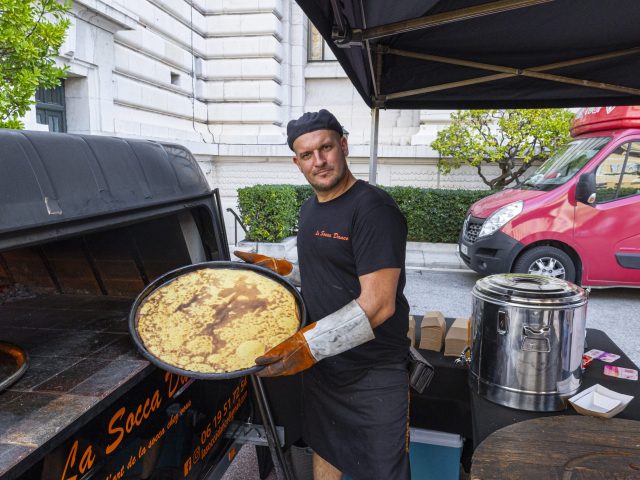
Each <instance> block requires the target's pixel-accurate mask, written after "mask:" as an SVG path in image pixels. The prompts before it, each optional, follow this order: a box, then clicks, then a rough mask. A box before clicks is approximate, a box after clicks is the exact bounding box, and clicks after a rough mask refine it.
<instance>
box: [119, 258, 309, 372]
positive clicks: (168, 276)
mask: <svg viewBox="0 0 640 480" xmlns="http://www.w3.org/2000/svg"><path fill="white" fill-rule="evenodd" d="M205 268H224V269H236V270H252V271H254V272H256V273H259V274H260V275H263V276H265V277H267V278H270V279H272V280H274V281H276V282H278V283H279V284H280V285H282V286H284V287H285V288H286V289H287V290H289V291H290V292H291V293H292V294H293V296H294V298H295V301H296V304H297V306H298V311H299V313H300V327H299V328H302V327H303V326H304V325H305V323H306V321H307V314H306V310H305V307H304V302H303V301H302V295H300V292H299V291H298V289H297V288H296V287H294V286H293V285H292V284H291V283H289V282H288V281H287V280H285V279H284V278H282V277H281V276H280V275H278V274H277V273H275V272H273V271H271V270H269V269H267V268H264V267H259V266H256V265H252V264H249V263H240V262H226V261H219V262H203V263H196V264H193V265H187V266H185V267H180V268H178V269H176V270H172V271H170V272H167V273H165V274H164V275H162V276H161V277H158V278H157V279H155V280H154V281H153V282H151V283H150V284H149V285H147V287H146V288H145V289H144V290H143V291H142V292H141V293H140V295H138V298H136V300H135V302H133V305H132V306H131V311H130V312H129V332H130V333H131V337H132V338H133V341H134V343H135V344H136V346H137V347H138V350H139V351H140V353H141V354H142V355H143V356H144V357H145V358H146V359H147V360H149V361H150V362H151V363H153V364H154V365H156V366H157V367H160V368H162V369H163V370H168V371H169V372H173V373H176V374H178V375H185V376H187V377H191V378H200V379H204V380H226V379H230V378H237V377H242V376H244V375H250V374H252V373H257V372H259V371H260V370H262V369H263V368H264V367H262V366H257V365H256V366H254V367H251V368H245V369H242V370H235V371H233V372H224V373H202V372H193V371H191V370H185V369H183V368H180V367H176V366H174V365H170V364H168V363H166V362H164V361H162V360H160V359H159V358H158V357H156V356H155V355H153V354H152V353H151V352H149V351H148V350H147V348H146V347H145V345H144V343H143V342H142V339H141V338H140V334H139V333H138V315H137V313H138V309H139V308H140V306H141V305H142V303H143V302H144V300H145V299H146V298H147V297H148V296H149V295H150V294H151V292H153V291H154V290H156V289H157V288H160V287H162V286H164V285H167V284H168V283H170V282H172V281H173V280H175V279H176V278H178V277H179V276H181V275H184V274H186V273H189V272H193V271H195V270H201V269H205Z"/></svg>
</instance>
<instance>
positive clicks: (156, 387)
mask: <svg viewBox="0 0 640 480" xmlns="http://www.w3.org/2000/svg"><path fill="white" fill-rule="evenodd" d="M247 396H248V388H247V378H246V377H242V378H240V379H235V380H225V381H216V382H205V381H195V382H191V383H190V379H189V378H187V377H184V376H181V375H175V374H173V373H169V372H165V371H162V370H157V371H155V372H153V374H151V375H150V376H149V377H147V378H146V379H145V380H144V381H143V382H141V383H140V384H139V385H137V386H136V387H134V389H133V390H132V391H131V392H129V393H125V394H124V395H122V396H121V397H120V398H119V399H118V402H117V403H115V404H114V405H112V406H111V407H109V408H108V409H107V410H106V411H104V412H103V413H102V414H100V415H99V416H98V417H96V418H95V419H94V420H92V421H90V422H89V423H88V424H87V425H85V426H84V427H82V428H81V429H80V430H79V431H78V432H77V433H75V434H74V435H73V436H72V437H71V438H69V439H68V440H67V441H65V442H64V443H63V444H62V445H61V446H60V447H58V448H57V449H54V450H52V451H51V452H50V453H49V454H47V455H46V456H45V458H44V459H43V460H42V461H41V462H39V463H38V464H37V465H35V466H34V467H32V468H31V469H30V470H29V472H27V475H26V477H28V478H30V477H32V476H33V477H36V476H39V473H41V472H45V471H46V473H47V478H59V479H60V480H80V479H82V478H88V476H92V477H94V475H97V476H95V477H94V478H104V479H106V480H120V479H125V478H131V477H136V478H140V477H141V476H142V477H147V476H149V475H151V473H152V472H153V473H156V472H162V475H163V478H169V479H173V478H175V479H178V478H180V479H183V478H190V479H191V478H198V477H199V476H200V475H201V474H202V473H203V472H204V471H207V469H208V466H210V465H211V464H213V463H214V462H216V461H217V460H219V459H220V457H223V456H224V455H225V454H226V450H227V448H226V447H228V445H230V444H231V443H230V442H231V441H230V440H227V439H224V438H223V434H224V432H225V430H226V429H227V427H228V426H229V424H230V423H231V421H232V420H234V418H236V417H239V418H240V417H242V416H246V412H247V411H248V408H249V407H248V404H249V402H246V400H247ZM238 412H241V415H238ZM228 460H231V459H228ZM56 470H57V473H56Z"/></svg>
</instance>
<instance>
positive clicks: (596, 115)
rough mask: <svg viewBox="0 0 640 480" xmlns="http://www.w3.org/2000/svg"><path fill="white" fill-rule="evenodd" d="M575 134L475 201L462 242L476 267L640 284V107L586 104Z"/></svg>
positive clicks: (489, 271) (607, 283) (469, 262)
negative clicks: (522, 174)
mask: <svg viewBox="0 0 640 480" xmlns="http://www.w3.org/2000/svg"><path fill="white" fill-rule="evenodd" d="M571 135H572V136H573V140H572V141H570V142H569V143H568V144H567V145H565V146H564V147H562V148H561V149H559V150H558V151H557V152H555V153H554V154H553V155H552V156H551V157H550V158H549V159H548V160H547V161H546V162H545V163H543V164H542V165H541V166H540V167H539V168H538V169H537V170H536V171H535V173H534V174H533V175H532V176H531V177H529V178H528V179H527V180H525V181H524V182H523V183H522V184H520V185H518V186H517V187H514V188H509V189H506V190H503V191H501V192H498V193H496V194H494V195H491V196H489V197H485V198H483V199H481V200H479V201H477V202H476V203H474V204H473V205H472V206H471V208H470V209H469V212H468V215H467V217H466V219H465V221H464V227H463V229H462V231H461V233H460V237H459V242H458V243H459V252H460V256H461V258H462V259H463V260H464V262H465V263H466V264H467V265H468V266H469V267H470V268H471V269H473V270H475V271H476V272H478V273H482V274H493V273H504V272H517V273H533V274H539V275H549V276H554V277H558V278H563V279H566V280H569V281H571V282H577V283H580V284H581V285H584V286H593V287H608V286H640V195H639V194H640V107H637V106H627V107H598V108H586V109H582V110H580V111H579V112H578V113H577V115H576V117H575V120H574V121H573V124H572V126H571Z"/></svg>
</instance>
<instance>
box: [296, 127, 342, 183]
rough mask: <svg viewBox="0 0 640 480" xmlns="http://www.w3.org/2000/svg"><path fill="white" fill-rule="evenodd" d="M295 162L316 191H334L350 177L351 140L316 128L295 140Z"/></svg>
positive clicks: (336, 133) (331, 131) (330, 131)
mask: <svg viewBox="0 0 640 480" xmlns="http://www.w3.org/2000/svg"><path fill="white" fill-rule="evenodd" d="M293 150H294V151H295V153H296V156H295V157H293V163H295V164H296V165H297V166H298V168H299V169H300V171H301V172H302V174H303V175H304V177H305V178H306V179H307V182H309V184H310V185H311V186H312V187H313V189H314V190H315V191H316V192H323V193H326V192H330V191H331V190H333V189H334V188H335V187H336V186H337V185H338V184H340V182H341V181H342V180H344V178H345V177H346V175H347V173H348V172H349V169H348V168H347V159H346V157H347V155H349V147H348V145H347V139H346V138H345V137H340V135H339V134H338V132H335V131H333V130H316V131H314V132H309V133H305V134H304V135H300V136H299V137H298V138H296V140H295V141H294V142H293Z"/></svg>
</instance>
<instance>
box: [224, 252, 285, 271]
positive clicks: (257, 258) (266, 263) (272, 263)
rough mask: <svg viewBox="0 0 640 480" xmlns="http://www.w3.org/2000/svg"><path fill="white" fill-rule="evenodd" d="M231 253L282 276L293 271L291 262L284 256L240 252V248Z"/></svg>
mask: <svg viewBox="0 0 640 480" xmlns="http://www.w3.org/2000/svg"><path fill="white" fill-rule="evenodd" d="M233 254H234V255H235V256H236V257H238V258H241V259H242V260H244V261H245V262H247V263H253V264H255V265H260V266H262V267H266V268H268V269H269V270H273V271H274V272H276V273H277V274H279V275H282V276H285V275H289V274H290V273H291V272H292V271H293V264H292V263H291V262H289V261H288V260H285V259H284V258H273V257H267V256H266V255H260V254H259V253H249V252H241V251H240V250H234V252H233Z"/></svg>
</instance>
